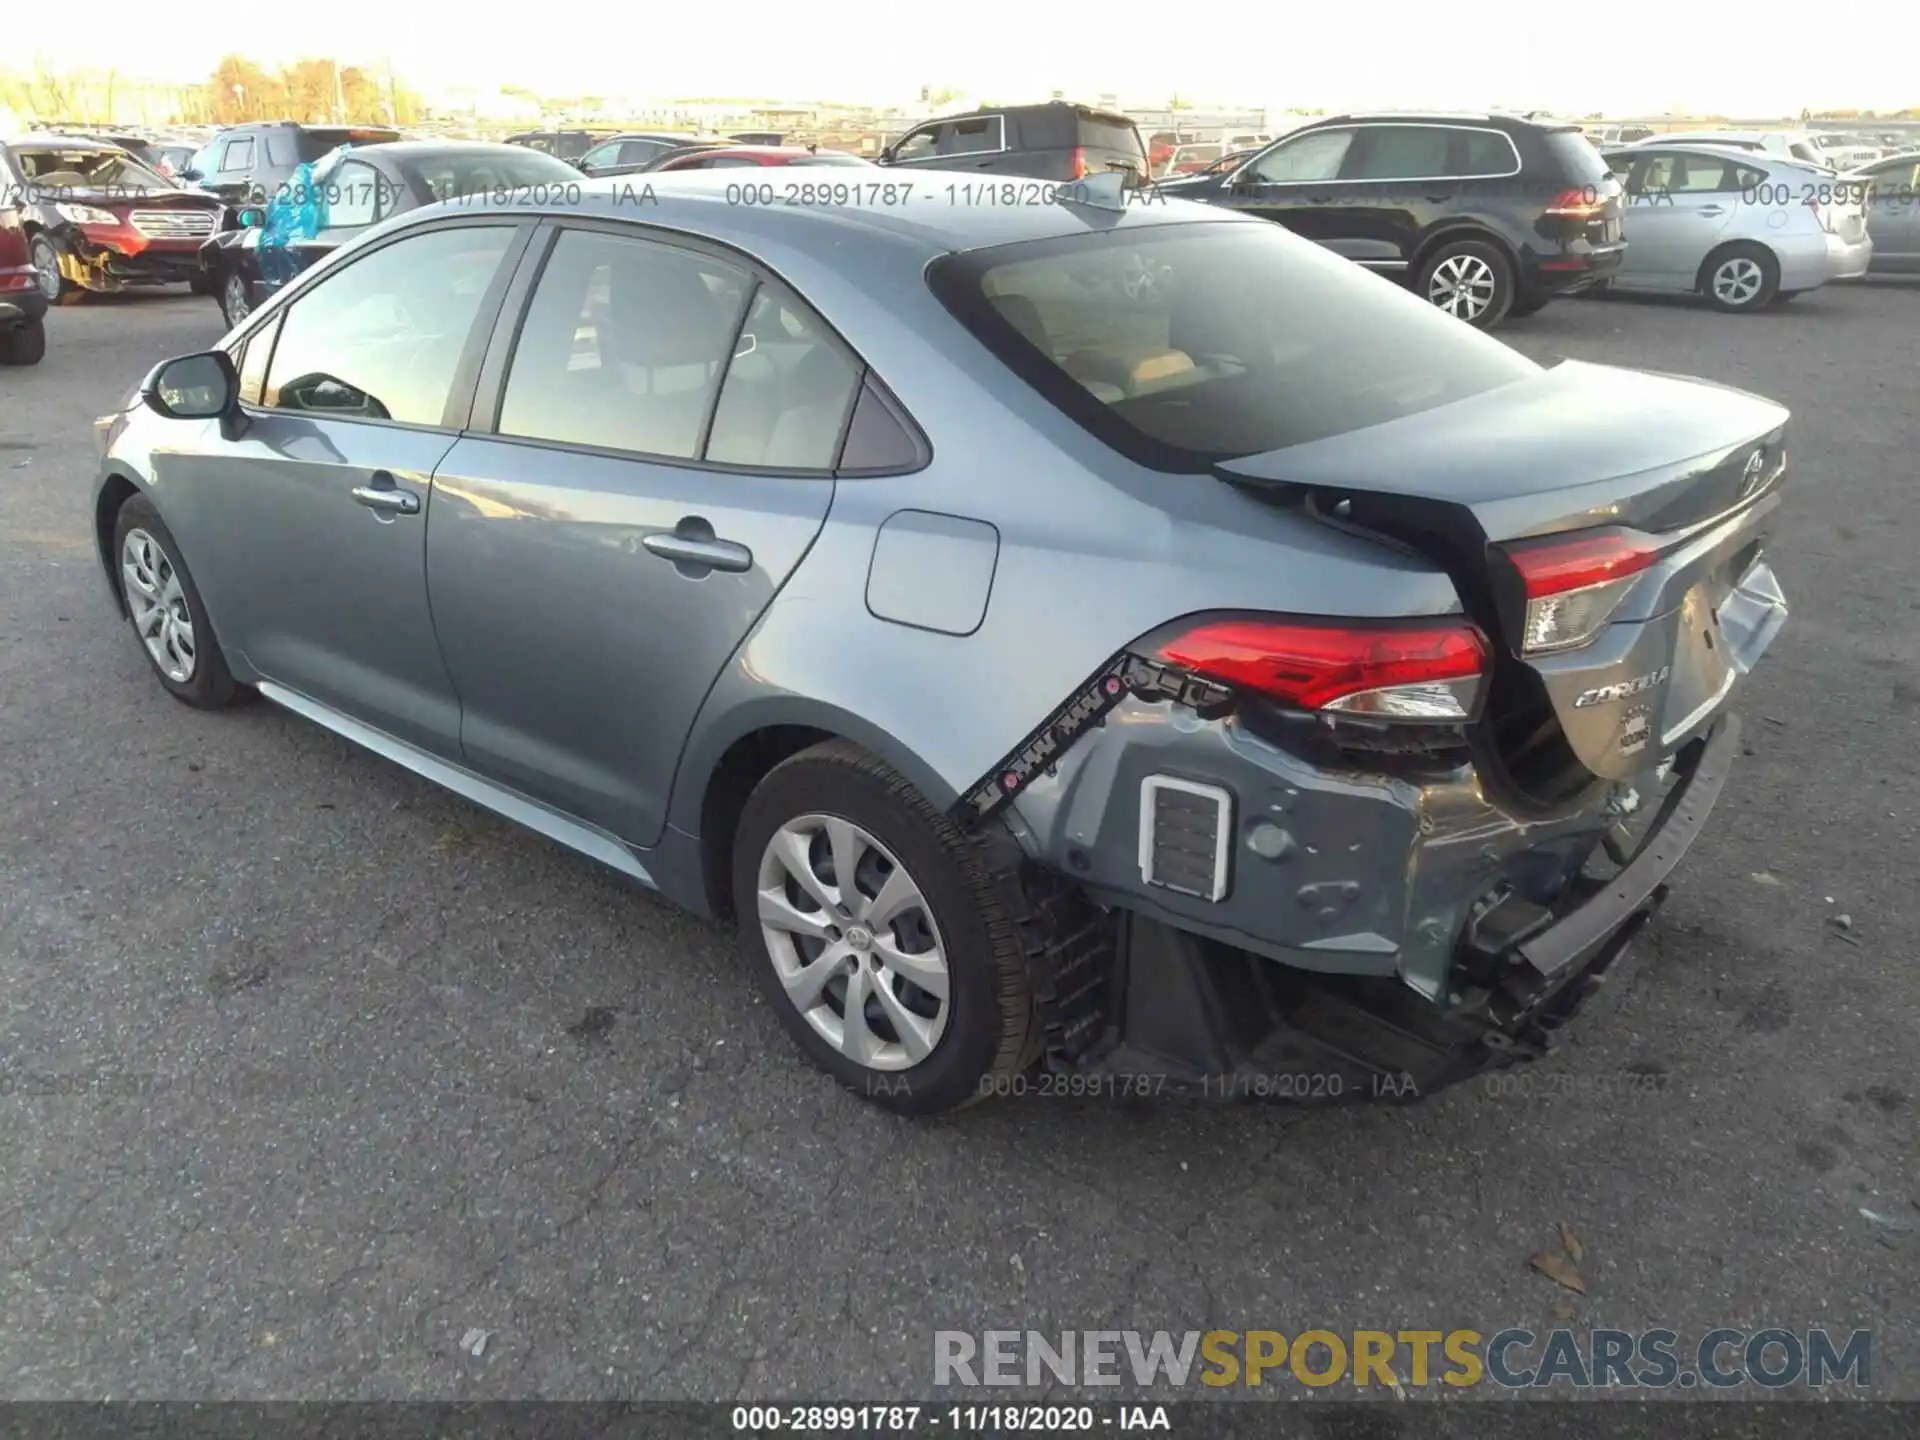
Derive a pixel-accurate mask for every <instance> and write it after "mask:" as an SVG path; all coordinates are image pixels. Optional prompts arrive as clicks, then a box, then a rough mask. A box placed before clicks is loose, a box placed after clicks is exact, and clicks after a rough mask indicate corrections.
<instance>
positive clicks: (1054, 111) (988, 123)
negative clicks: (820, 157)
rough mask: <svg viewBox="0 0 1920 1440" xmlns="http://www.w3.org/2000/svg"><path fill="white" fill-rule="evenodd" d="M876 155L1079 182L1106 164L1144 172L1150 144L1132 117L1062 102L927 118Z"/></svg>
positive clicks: (893, 161)
mask: <svg viewBox="0 0 1920 1440" xmlns="http://www.w3.org/2000/svg"><path fill="white" fill-rule="evenodd" d="M879 160H880V163H881V164H882V165H918V166H925V167H927V168H929V169H937V170H984V171H986V172H987V173H989V174H993V175H1030V176H1032V177H1034V178H1035V179H1038V180H1082V179H1085V178H1086V177H1087V176H1089V175H1100V174H1104V173H1105V172H1107V171H1109V170H1126V171H1131V172H1132V173H1133V174H1134V175H1135V176H1137V177H1138V178H1140V179H1141V180H1145V179H1146V178H1147V146H1146V142H1145V141H1143V140H1142V139H1141V138H1140V131H1139V130H1138V128H1136V127H1135V125H1134V123H1133V121H1131V120H1129V119H1128V118H1127V117H1126V116H1124V115H1114V114H1110V113H1108V112H1106V111H1101V110H1093V109H1089V108H1088V107H1087V106H1085V105H1070V104H1067V103H1066V102H1064V101H1055V102H1053V103H1051V104H1046V105H1008V106H1003V107H1002V108H1000V109H996V110H970V111H968V112H967V113H966V114H964V115H947V116H944V117H942V118H941V119H938V120H929V121H928V122H927V123H926V124H924V125H916V126H915V127H914V128H913V129H911V130H909V131H907V133H906V134H904V135H902V136H901V137H900V138H899V139H898V140H896V141H894V142H893V143H892V144H891V145H889V146H887V148H886V149H885V150H882V151H881V152H880V156H879Z"/></svg>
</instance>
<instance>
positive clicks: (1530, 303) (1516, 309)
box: [1507, 295, 1552, 320]
mask: <svg viewBox="0 0 1920 1440" xmlns="http://www.w3.org/2000/svg"><path fill="white" fill-rule="evenodd" d="M1550 298H1552V297H1550V296H1547V295H1541V296H1537V297H1535V298H1534V299H1531V300H1515V301H1514V302H1513V304H1512V305H1511V306H1509V307H1508V309H1507V318H1508V319H1509V320H1519V319H1525V318H1526V317H1527V316H1529V315H1538V314H1539V313H1540V312H1541V311H1542V310H1544V309H1546V308H1547V301H1548V300H1549V299H1550Z"/></svg>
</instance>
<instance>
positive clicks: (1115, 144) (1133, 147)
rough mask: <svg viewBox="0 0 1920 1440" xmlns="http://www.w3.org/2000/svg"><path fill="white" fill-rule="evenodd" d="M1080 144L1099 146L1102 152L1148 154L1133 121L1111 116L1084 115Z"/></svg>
mask: <svg viewBox="0 0 1920 1440" xmlns="http://www.w3.org/2000/svg"><path fill="white" fill-rule="evenodd" d="M1080 143H1081V144H1082V145H1093V146H1097V147H1099V148H1100V149H1102V150H1118V151H1120V152H1121V153H1122V154H1125V155H1141V156H1144V155H1145V154H1146V153H1147V150H1146V146H1145V145H1143V144H1142V143H1141V141H1140V132H1139V131H1138V130H1136V129H1135V128H1134V126H1133V122H1132V121H1131V120H1122V119H1120V118H1118V117H1117V116H1110V115H1082V116H1081V117H1080Z"/></svg>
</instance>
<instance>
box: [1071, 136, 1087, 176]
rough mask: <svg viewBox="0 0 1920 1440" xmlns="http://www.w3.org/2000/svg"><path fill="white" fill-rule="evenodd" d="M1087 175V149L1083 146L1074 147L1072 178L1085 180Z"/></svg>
mask: <svg viewBox="0 0 1920 1440" xmlns="http://www.w3.org/2000/svg"><path fill="white" fill-rule="evenodd" d="M1087 174H1088V171H1087V147H1086V146H1084V145H1076V146H1074V147H1073V178H1074V179H1075V180H1084V179H1086V178H1087Z"/></svg>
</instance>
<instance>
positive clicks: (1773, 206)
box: [1607, 136, 1873, 311]
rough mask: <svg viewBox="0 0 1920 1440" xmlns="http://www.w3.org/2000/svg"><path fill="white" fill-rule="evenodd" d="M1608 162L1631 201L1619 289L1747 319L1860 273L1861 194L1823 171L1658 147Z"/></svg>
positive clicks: (1625, 151)
mask: <svg viewBox="0 0 1920 1440" xmlns="http://www.w3.org/2000/svg"><path fill="white" fill-rule="evenodd" d="M1607 161H1608V163H1609V164H1610V165H1611V166H1612V167H1613V170H1614V172H1615V174H1617V175H1618V176H1619V177H1620V179H1621V182H1622V183H1623V184H1624V185H1625V187H1626V191H1627V207H1626V235H1627V254H1626V258H1625V259H1624V260H1623V261H1622V262H1621V265H1620V268H1619V269H1618V270H1616V271H1615V272H1614V275H1613V282H1612V284H1613V288H1614V289H1617V290H1646V291H1664V292H1666V293H1669V294H1678V295H1701V296H1704V297H1705V298H1706V299H1707V301H1708V302H1709V303H1710V304H1712V305H1713V306H1715V307H1716V308H1718V309H1721V310H1734V311H1750V310H1759V309H1763V308H1765V307H1766V306H1768V305H1772V304H1775V303H1784V302H1785V301H1788V300H1791V299H1792V298H1793V297H1794V296H1795V295H1799V294H1801V293H1803V292H1805V291H1808V290H1814V289H1818V288H1819V287H1820V286H1822V285H1824V284H1826V283H1827V282H1828V281H1829V280H1846V279H1852V278H1854V277H1856V276H1860V275H1864V274H1865V273H1866V271H1867V266H1868V262H1869V260H1870V258H1871V257H1872V254H1873V241H1872V240H1871V239H1870V238H1869V236H1868V233H1867V221H1866V209H1865V206H1864V204H1862V202H1861V200H1860V197H1859V195H1858V193H1857V191H1858V188H1859V187H1856V186H1849V185H1847V184H1846V183H1845V182H1843V181H1840V180H1839V179H1838V177H1835V176H1833V175H1832V174H1830V173H1828V172H1827V171H1824V170H1821V169H1817V168H1815V167H1813V166H1810V165H1802V164H1796V163H1795V162H1793V161H1791V160H1787V159H1783V158H1781V157H1778V156H1774V155H1770V154H1767V153H1766V152H1764V151H1758V150H1736V149H1732V148H1730V147H1725V146H1719V145H1677V144H1673V143H1671V142H1669V141H1668V140H1667V138H1666V137H1665V136H1661V137H1660V138H1658V139H1655V140H1643V141H1641V142H1640V143H1639V144H1638V145H1629V146H1624V147H1622V148H1620V149H1616V150H1610V151H1608V152H1607Z"/></svg>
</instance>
